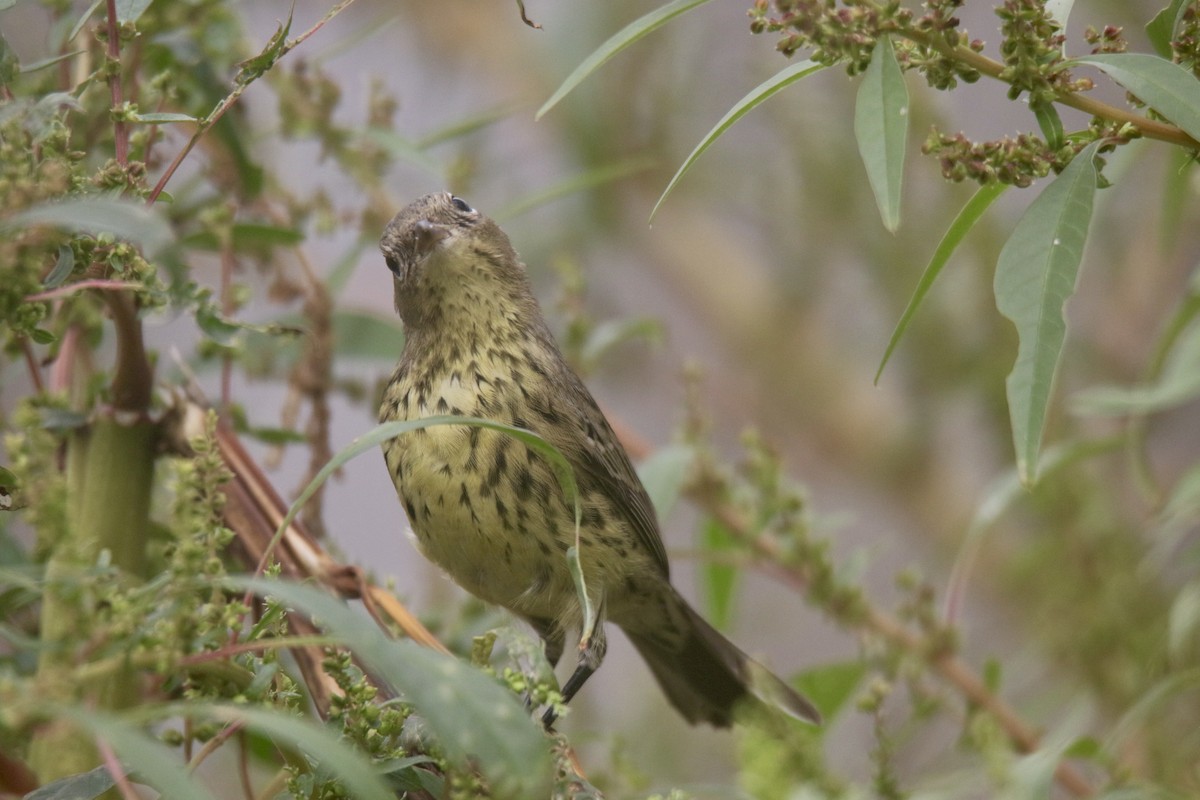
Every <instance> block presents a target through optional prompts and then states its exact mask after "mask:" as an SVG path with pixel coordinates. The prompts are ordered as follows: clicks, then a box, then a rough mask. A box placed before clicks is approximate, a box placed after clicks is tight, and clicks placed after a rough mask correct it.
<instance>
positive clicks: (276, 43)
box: [233, 7, 295, 86]
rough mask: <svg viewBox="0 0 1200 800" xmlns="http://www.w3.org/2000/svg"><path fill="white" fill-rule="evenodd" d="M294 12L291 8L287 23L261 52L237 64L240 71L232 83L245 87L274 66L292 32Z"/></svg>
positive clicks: (278, 29)
mask: <svg viewBox="0 0 1200 800" xmlns="http://www.w3.org/2000/svg"><path fill="white" fill-rule="evenodd" d="M294 11H295V8H294V7H293V9H292V11H289V12H288V18H287V22H285V23H282V24H281V25H280V26H279V27H278V28H277V29H276V30H275V33H274V35H272V36H271V38H270V39H269V40H268V41H267V43H266V45H265V46H264V47H263V49H262V52H260V53H259V54H258V55H256V56H252V57H250V58H247V59H246V60H245V61H243V62H241V63H240V64H238V67H240V69H239V70H238V74H237V75H235V76H234V78H233V81H234V83H236V84H237V85H238V86H245V85H246V84H248V83H250V82H252V81H254V80H257V79H258V78H259V77H260V76H261V75H263V73H265V72H266V71H267V70H269V69H270V68H271V67H273V66H275V62H276V61H278V60H279V56H280V54H281V53H282V52H283V48H284V46H285V45H286V44H287V37H288V33H289V32H290V31H291V30H292V14H293V13H294Z"/></svg>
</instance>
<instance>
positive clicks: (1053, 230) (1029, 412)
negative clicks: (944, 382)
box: [994, 142, 1100, 486]
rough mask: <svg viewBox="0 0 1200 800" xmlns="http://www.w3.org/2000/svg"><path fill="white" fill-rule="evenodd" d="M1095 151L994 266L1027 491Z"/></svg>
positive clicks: (1083, 227)
mask: <svg viewBox="0 0 1200 800" xmlns="http://www.w3.org/2000/svg"><path fill="white" fill-rule="evenodd" d="M1099 146H1100V143H1099V142H1094V143H1092V144H1090V145H1088V146H1087V147H1086V148H1084V149H1083V150H1082V151H1081V152H1080V153H1079V154H1078V155H1076V156H1075V158H1074V160H1072V161H1071V163H1070V164H1068V165H1067V168H1066V169H1064V170H1063V171H1062V174H1061V175H1059V176H1058V177H1057V178H1055V179H1054V181H1053V182H1052V183H1051V184H1050V185H1049V186H1047V187H1046V188H1045V190H1043V191H1042V193H1041V194H1040V195H1038V197H1037V199H1036V200H1034V201H1033V202H1032V203H1031V204H1030V206H1029V208H1028V209H1026V211H1025V213H1024V215H1022V217H1021V219H1020V221H1019V222H1018V223H1017V227H1016V228H1015V229H1014V230H1013V232H1012V235H1011V236H1009V238H1008V241H1007V242H1005V243H1004V248H1003V249H1002V250H1001V251H1000V259H999V261H998V262H997V264H996V277H995V281H994V289H995V293H996V307H997V308H998V309H999V310H1000V313H1001V314H1003V315H1004V316H1005V317H1007V318H1008V319H1010V320H1012V322H1013V324H1014V325H1016V327H1017V338H1018V348H1017V360H1016V363H1015V364H1014V365H1013V370H1012V372H1011V373H1009V376H1008V380H1007V382H1006V387H1007V390H1008V410H1009V416H1010V418H1011V420H1012V430H1013V442H1014V444H1015V447H1016V456H1017V473H1018V475H1019V476H1020V478H1021V482H1022V483H1023V484H1025V485H1026V486H1029V485H1032V484H1033V483H1034V481H1035V480H1036V479H1037V460H1038V448H1039V447H1040V446H1041V441H1042V430H1043V428H1044V427H1045V423H1046V409H1047V407H1048V406H1049V404H1050V391H1051V388H1052V384H1053V381H1054V374H1055V372H1056V371H1057V369H1058V362H1059V358H1060V356H1061V355H1062V348H1063V341H1064V340H1065V338H1066V331H1067V325H1066V320H1065V319H1064V318H1063V306H1064V305H1065V303H1066V302H1067V298H1068V297H1070V296H1071V294H1073V293H1074V291H1075V280H1076V277H1077V275H1078V273H1079V263H1080V262H1081V261H1082V260H1083V246H1084V243H1085V242H1086V241H1087V234H1088V226H1089V225H1090V224H1091V220H1092V203H1093V200H1094V199H1095V194H1096V185H1097V177H1098V173H1097V170H1096V165H1095V163H1094V160H1095V156H1096V150H1097V149H1098V148H1099Z"/></svg>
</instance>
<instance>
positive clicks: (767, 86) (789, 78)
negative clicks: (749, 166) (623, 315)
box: [650, 61, 825, 220]
mask: <svg viewBox="0 0 1200 800" xmlns="http://www.w3.org/2000/svg"><path fill="white" fill-rule="evenodd" d="M824 68H825V67H824V66H823V65H821V64H817V63H815V62H813V61H801V62H800V63H798V64H793V65H791V66H790V67H788V68H787V69H785V70H782V71H780V72H778V73H776V74H775V75H773V76H772V77H770V78H768V79H767V80H765V81H763V82H762V83H760V84H759V85H758V86H756V87H754V89H752V90H751V91H750V93H749V94H747V95H746V96H745V97H743V98H742V99H741V100H738V101H737V102H736V103H734V106H733V108H731V109H729V111H728V112H726V114H725V116H723V117H721V119H720V121H719V122H717V124H716V125H714V126H713V129H712V130H711V131H709V132H708V133H707V134H705V135H704V138H703V139H701V140H700V144H698V145H696V147H695V149H693V150H692V152H691V153H690V154H689V155H688V157H687V158H685V159H684V160H683V164H682V165H681V166H680V167H679V169H678V170H676V171H675V175H674V176H672V177H671V180H670V182H669V183H667V188H666V189H663V193H662V194H661V195H660V196H659V198H658V202H657V203H655V204H654V208H653V209H651V211H650V219H651V220H653V219H654V215H655V214H656V213H658V207H659V206H661V205H662V204H663V201H664V200H666V199H667V195H668V194H670V193H671V190H672V189H674V188H675V184H677V183H679V179H680V178H682V177H683V176H684V175H685V174H686V173H687V171H688V170H689V169H691V168H692V165H693V164H694V163H696V159H698V158H700V156H701V155H702V154H703V153H704V151H705V150H707V149H708V148H709V147H710V146H711V145H712V143H713V142H715V141H716V140H717V139H719V138H720V137H721V136H722V134H724V133H725V131H727V130H729V129H730V128H731V127H732V126H733V124H734V123H735V122H737V121H738V120H739V119H741V118H742V117H744V116H746V114H748V113H750V111H752V110H753V109H754V108H756V107H757V106H758V105H759V104H760V103H762V102H763V101H764V100H766V99H767V98H769V97H771V96H772V95H773V94H775V93H776V92H778V91H779V90H780V89H783V88H784V87H786V86H788V85H790V84H792V83H795V82H796V81H798V80H800V79H801V78H804V77H807V76H808V75H811V74H813V73H814V72H817V71H818V70H822V69H824Z"/></svg>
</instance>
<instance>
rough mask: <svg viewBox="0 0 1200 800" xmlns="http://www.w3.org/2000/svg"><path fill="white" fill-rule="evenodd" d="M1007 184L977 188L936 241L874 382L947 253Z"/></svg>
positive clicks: (893, 332) (880, 363) (957, 243)
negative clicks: (936, 243) (940, 238)
mask: <svg viewBox="0 0 1200 800" xmlns="http://www.w3.org/2000/svg"><path fill="white" fill-rule="evenodd" d="M1007 188H1008V186H1007V184H1003V183H1000V182H998V181H996V182H992V183H988V184H984V185H983V186H980V187H979V191H977V192H975V194H974V195H973V196H972V197H971V199H970V200H968V201H967V204H966V205H965V206H963V207H962V210H961V211H959V212H958V216H956V217H955V218H954V221H953V222H951V223H950V227H949V228H947V229H946V233H945V234H943V235H942V240H941V241H940V242H938V246H937V249H936V250H934V251H933V258H931V259H930V260H929V265H928V266H926V267H925V271H924V272H922V273H921V279H920V280H919V281H917V288H916V290H915V291H914V292H913V296H912V298H911V299H910V300H909V301H908V306H907V307H906V308H905V309H904V313H903V314H901V315H900V321H899V322H897V323H896V329H895V330H894V331H892V338H891V339H890V340H889V341H888V345H887V349H886V350H885V351H884V352H883V358H882V359H880V361H879V369H877V370H876V371H875V383H879V377H880V376H881V375H882V374H883V368H884V367H886V366H887V363H888V360H889V359H890V358H891V357H892V352H893V351H894V350H895V349H896V345H898V344H900V339H901V338H902V337H903V336H904V332H905V331H907V330H908V325H909V323H910V322H912V319H913V317H914V316H916V313H917V309H918V308H920V306H921V303H922V302H923V301H924V300H925V295H927V294H929V290H930V288H932V287H933V282H934V281H935V280H937V277H938V275H940V274H941V273H942V268H943V267H945V266H946V264H947V262H949V261H950V256H952V255H953V254H954V251H955V250H957V249H958V246H959V244H961V243H962V240H963V239H964V238H966V235H967V233H969V232H970V231H971V229H972V228H974V227H975V223H977V222H979V220H980V218H982V217H983V212H985V211H987V210H988V208H989V207H990V206H991V205H992V203H994V202H995V201H996V198H998V197H999V196H1000V195H1002V194H1004V190H1005V189H1007Z"/></svg>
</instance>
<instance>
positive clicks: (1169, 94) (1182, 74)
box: [1066, 53, 1200, 139]
mask: <svg viewBox="0 0 1200 800" xmlns="http://www.w3.org/2000/svg"><path fill="white" fill-rule="evenodd" d="M1066 64H1067V65H1068V66H1073V65H1077V64H1089V65H1091V66H1093V67H1096V68H1097V69H1099V70H1101V71H1103V72H1104V73H1105V74H1107V75H1108V76H1109V77H1110V78H1112V79H1113V80H1114V81H1116V82H1117V83H1119V84H1121V85H1122V86H1124V87H1125V88H1126V89H1128V90H1129V91H1130V92H1131V93H1132V94H1133V95H1134V96H1135V97H1137V98H1138V99H1139V100H1141V101H1142V102H1144V103H1146V105H1148V106H1150V107H1151V108H1153V109H1154V110H1155V111H1157V112H1158V113H1159V114H1162V115H1163V116H1164V117H1166V118H1167V119H1168V120H1170V121H1171V122H1173V123H1175V124H1176V125H1178V126H1179V127H1180V128H1182V129H1183V131H1184V132H1185V133H1187V135H1188V136H1191V137H1192V138H1193V139H1200V81H1197V80H1196V76H1195V75H1193V74H1192V73H1190V72H1188V71H1187V70H1186V69H1184V68H1183V67H1181V66H1179V65H1178V64H1173V63H1171V62H1170V61H1167V60H1166V59H1163V58H1159V57H1158V56H1152V55H1149V54H1147V53H1106V54H1101V55H1095V56H1084V57H1083V58H1075V59H1072V60H1070V61H1068V62H1066Z"/></svg>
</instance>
